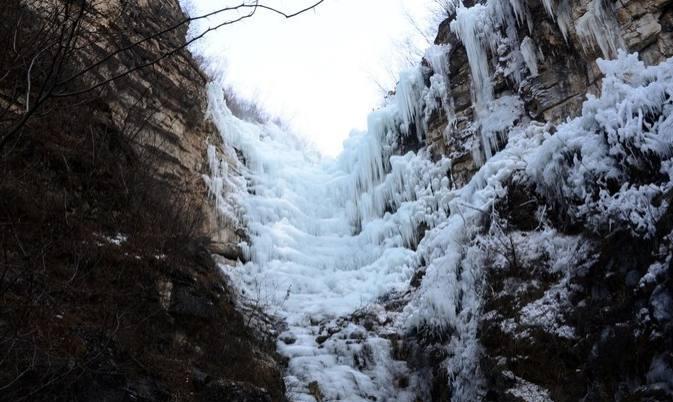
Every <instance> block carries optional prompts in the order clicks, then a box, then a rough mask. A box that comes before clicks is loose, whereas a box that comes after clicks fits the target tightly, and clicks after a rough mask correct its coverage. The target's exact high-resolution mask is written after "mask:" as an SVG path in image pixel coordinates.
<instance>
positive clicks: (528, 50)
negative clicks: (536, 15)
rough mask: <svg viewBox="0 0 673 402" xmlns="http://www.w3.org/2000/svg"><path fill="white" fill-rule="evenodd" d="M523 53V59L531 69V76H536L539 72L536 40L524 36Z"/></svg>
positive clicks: (521, 46) (529, 69) (522, 42)
mask: <svg viewBox="0 0 673 402" xmlns="http://www.w3.org/2000/svg"><path fill="white" fill-rule="evenodd" d="M520 48H521V55H522V56H523V60H524V62H525V63H526V67H528V71H530V74H531V76H533V77H534V76H536V75H537V74H538V71H537V60H538V56H537V46H535V42H533V40H532V39H531V38H530V37H528V36H526V37H525V38H523V40H522V41H521V45H520Z"/></svg>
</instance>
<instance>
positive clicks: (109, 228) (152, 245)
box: [0, 0, 285, 401]
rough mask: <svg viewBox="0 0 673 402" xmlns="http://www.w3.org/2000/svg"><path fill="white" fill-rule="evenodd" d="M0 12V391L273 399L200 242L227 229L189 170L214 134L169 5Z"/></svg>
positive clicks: (39, 6) (214, 243) (235, 231)
mask: <svg viewBox="0 0 673 402" xmlns="http://www.w3.org/2000/svg"><path fill="white" fill-rule="evenodd" d="M0 13H1V14H2V18H1V19H2V30H1V32H0V40H2V47H3V49H5V50H6V52H3V53H4V54H3V56H2V64H1V65H0V71H2V72H1V73H0V76H2V79H1V80H0V94H1V95H2V96H1V99H2V100H1V101H0V102H1V104H0V106H1V107H2V122H1V123H0V128H1V131H0V134H1V136H0V138H2V140H3V147H2V160H1V163H2V170H3V174H2V178H1V179H0V199H2V218H0V220H1V222H2V223H1V224H0V226H2V235H1V240H0V242H1V243H0V249H2V250H3V251H2V253H3V261H2V267H1V268H0V299H1V301H0V345H1V346H0V355H1V356H2V358H0V367H1V368H0V389H1V392H0V400H6V401H21V400H29V401H39V400H45V401H46V400H49V401H56V400H62V401H75V400H77V401H126V400H146V401H168V400H180V401H186V400H200V401H211V400H213V401H214V400H218V401H221V400H232V401H233V400H236V401H239V400H254V401H267V400H268V401H271V400H274V401H280V400H285V397H284V385H283V383H282V379H281V375H280V368H279V365H278V360H277V356H276V354H275V350H274V349H275V348H274V346H273V344H272V343H269V341H268V339H264V338H262V337H260V334H258V333H254V332H253V331H252V330H250V329H249V328H248V324H249V323H250V322H249V320H248V319H246V318H244V317H243V316H241V314H240V313H239V312H238V311H237V310H236V308H235V302H234V294H233V293H232V292H231V291H230V289H229V285H228V284H227V282H226V280H225V278H224V277H223V276H222V275H221V271H220V268H219V267H218V266H217V265H216V263H215V261H214V260H213V257H212V256H211V252H214V253H218V254H220V255H221V257H218V258H221V260H222V261H227V260H234V261H235V260H237V259H238V258H242V257H241V254H240V250H239V249H238V245H237V244H238V241H239V235H240V234H242V231H241V227H240V224H239V223H238V222H237V221H236V220H235V219H229V220H226V219H223V218H220V217H219V216H218V214H217V212H216V210H215V207H216V204H215V199H214V197H213V196H211V194H210V189H209V188H208V186H207V184H206V182H205V180H204V175H206V174H210V169H211V166H210V165H209V158H208V150H209V145H217V146H218V147H219V149H221V150H222V151H223V152H226V150H227V149H228V148H227V146H226V144H223V143H222V142H221V140H220V136H219V134H218V133H217V132H216V130H215V129H214V126H213V124H212V122H211V121H210V120H209V118H208V116H207V115H206V111H207V96H206V79H205V77H204V74H203V73H202V72H201V71H200V69H199V67H198V66H197V64H198V63H197V62H196V60H194V58H193V57H192V56H191V55H190V53H189V52H188V51H187V50H185V49H183V48H182V46H183V45H184V43H185V36H186V32H187V24H184V23H183V24H178V23H179V22H181V21H182V22H184V21H185V20H186V17H185V15H184V14H183V13H182V11H181V9H180V6H179V4H178V2H177V1H173V0H171V1H163V0H162V1H159V0H156V1H155V0H147V1H124V0H120V1H105V2H95V3H94V2H81V3H80V2H69V1H65V2H62V1H41V0H35V1H18V0H17V1H10V2H9V3H8V4H3V7H2V11H1V12H0ZM26 21H30V23H26ZM169 27H176V28H175V29H169V30H167V31H166V32H165V33H164V34H162V35H159V36H157V37H154V36H152V35H154V34H156V33H157V32H161V31H163V30H165V29H167V28H169ZM148 37H149V38H150V39H146V38H148ZM227 155H235V154H234V152H233V150H231V149H229V154H227ZM229 174H230V175H231V180H236V179H235V177H234V176H235V175H236V173H233V172H231V173H229ZM232 216H233V215H232Z"/></svg>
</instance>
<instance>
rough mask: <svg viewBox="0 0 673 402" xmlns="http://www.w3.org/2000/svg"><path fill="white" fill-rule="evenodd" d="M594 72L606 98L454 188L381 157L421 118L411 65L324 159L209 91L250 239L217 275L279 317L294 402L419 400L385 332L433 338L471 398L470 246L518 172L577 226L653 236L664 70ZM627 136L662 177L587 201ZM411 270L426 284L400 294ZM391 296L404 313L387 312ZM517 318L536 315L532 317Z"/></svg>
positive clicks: (665, 122)
mask: <svg viewBox="0 0 673 402" xmlns="http://www.w3.org/2000/svg"><path fill="white" fill-rule="evenodd" d="M600 66H601V68H602V69H603V72H604V73H606V74H607V78H606V79H605V80H604V85H603V95H602V97H601V98H599V99H590V100H589V101H588V102H587V103H586V104H585V109H584V113H583V115H582V116H581V117H578V118H577V119H575V120H572V121H569V122H568V123H566V124H564V125H561V126H559V127H558V131H557V133H556V134H555V135H553V136H550V134H549V133H548V131H547V130H546V128H545V126H544V125H540V124H537V123H535V122H527V123H521V124H519V125H517V126H515V127H513V128H511V129H510V130H508V132H507V136H508V144H507V146H506V147H505V148H504V149H503V150H502V151H500V152H498V153H495V154H494V155H493V156H492V157H491V158H489V159H488V160H487V161H486V162H485V164H484V165H483V166H482V167H481V168H480V169H479V171H478V172H477V173H476V174H475V176H474V177H473V178H472V179H471V181H470V182H469V183H468V184H467V185H465V186H464V187H461V188H455V187H454V186H452V184H451V181H450V179H449V177H450V169H451V163H450V161H449V160H447V159H440V160H438V161H432V160H431V159H430V158H429V155H428V154H427V152H426V151H424V150H423V149H421V150H419V151H418V152H417V153H414V152H409V153H407V154H405V155H394V153H395V150H396V149H397V147H398V142H400V141H401V140H403V139H404V138H405V137H406V136H408V135H412V134H411V133H408V132H407V129H408V127H410V123H411V122H412V120H413V119H414V118H419V119H420V120H421V121H423V119H422V116H420V115H417V114H416V113H420V112H418V111H417V110H419V109H420V107H419V106H420V105H423V101H422V99H423V97H424V95H426V94H427V92H428V91H429V90H430V89H428V88H426V87H425V86H424V85H423V73H424V71H422V67H419V68H417V69H415V70H413V71H410V72H408V73H407V74H406V75H405V76H404V77H403V81H401V83H400V86H399V88H406V90H404V91H398V93H397V95H396V96H395V97H394V98H393V99H391V100H390V101H389V103H388V104H387V105H386V106H385V107H384V108H383V109H382V110H380V111H377V112H375V113H373V114H372V115H371V116H370V121H369V131H368V132H367V133H361V134H356V135H354V136H353V137H352V138H351V139H350V140H349V143H348V144H347V146H346V150H345V151H344V154H343V155H341V156H340V157H339V158H338V159H337V160H323V159H320V158H318V157H316V156H315V155H312V154H311V153H310V152H306V150H305V149H304V148H303V146H302V144H301V143H300V142H297V141H296V140H295V139H294V137H292V136H291V135H289V134H287V133H285V132H283V130H281V129H280V128H278V127H276V126H274V125H273V124H267V125H259V124H253V123H249V122H245V121H241V120H239V119H238V118H236V117H235V116H233V115H232V114H231V113H230V112H229V110H228V109H227V107H226V105H225V104H224V102H223V97H222V93H221V90H220V89H219V88H218V87H217V86H215V85H213V86H212V87H211V88H210V95H211V97H210V102H211V105H210V107H211V113H212V116H213V118H214V120H215V122H216V124H217V125H218V128H219V130H220V132H221V133H222V135H223V139H224V141H225V142H227V143H230V144H233V145H235V146H236V147H237V148H239V149H240V150H241V151H242V152H243V154H244V155H245V159H246V168H245V174H244V176H245V177H246V179H247V180H248V187H247V192H243V191H240V192H239V193H236V196H237V197H240V199H239V201H240V204H241V207H242V211H243V220H244V221H245V222H247V225H248V227H249V231H250V242H249V243H248V244H247V245H246V247H247V252H248V255H249V258H250V261H249V262H247V263H246V264H244V265H242V266H240V267H237V268H235V269H230V268H226V269H225V270H226V272H227V274H228V275H230V276H231V277H232V279H233V281H234V282H235V283H236V284H237V286H238V287H239V289H241V291H242V292H243V294H244V295H245V297H246V298H247V301H248V303H252V304H254V305H255V306H257V307H259V308H261V309H264V310H265V311H266V312H268V313H271V314H275V315H277V316H279V317H281V318H282V319H283V320H284V321H285V323H286V324H287V328H286V329H285V330H284V331H283V332H282V333H281V334H280V336H279V341H278V347H279V350H280V352H281V353H282V354H284V355H285V356H287V357H288V358H289V367H288V371H287V377H286V383H287V385H288V389H289V394H290V397H291V398H292V399H294V400H300V401H303V400H306V401H313V400H325V401H327V400H348V401H366V400H381V401H384V400H389V401H393V400H394V401H405V400H408V401H413V400H416V399H417V398H419V397H420V398H421V399H424V400H426V399H429V395H430V390H429V384H427V382H426V381H424V379H423V378H422V376H419V373H418V372H415V371H414V369H412V368H410V367H409V365H408V363H407V362H405V361H403V360H402V359H400V358H399V357H398V356H396V355H395V354H396V353H397V352H396V351H395V347H396V346H395V343H396V339H399V338H401V337H403V336H405V335H407V334H409V333H416V334H417V335H418V336H419V337H424V338H427V339H442V340H443V341H444V342H445V343H446V345H445V348H446V350H447V351H448V354H447V355H446V356H445V358H444V359H443V363H442V365H443V366H444V367H445V369H446V370H447V371H448V372H449V377H448V378H450V383H451V387H452V399H453V400H462V401H467V400H476V399H479V398H481V397H483V392H484V384H483V379H482V375H481V373H480V367H479V360H480V353H481V352H480V351H481V346H480V344H479V339H478V325H479V320H480V315H481V313H482V293H483V286H484V278H485V274H486V270H487V268H488V266H489V265H488V264H489V263H488V259H489V258H491V257H490V256H488V255H486V251H485V250H487V249H488V248H480V247H478V246H477V245H476V243H475V239H477V238H478V237H480V236H481V237H482V241H484V240H483V237H484V234H483V233H484V230H487V231H488V230H490V231H491V232H488V233H489V234H490V236H491V237H490V239H497V236H496V235H497V233H495V234H494V232H493V231H495V230H496V228H495V227H494V226H493V224H492V223H491V220H493V219H495V217H496V215H497V213H496V212H495V210H494V203H495V201H496V200H497V199H498V198H500V197H502V196H503V195H505V194H506V193H507V185H508V182H509V180H510V179H512V177H513V176H515V175H519V176H520V175H525V176H526V177H528V179H527V180H530V182H531V183H534V184H535V185H537V186H538V188H539V189H540V191H542V192H544V193H545V194H547V193H549V192H551V193H554V192H556V191H561V192H563V193H564V194H565V195H564V196H563V197H565V199H568V198H567V197H569V196H570V194H573V195H574V196H577V197H579V198H578V199H577V205H578V207H577V208H576V209H574V210H573V211H572V214H573V215H572V216H576V217H577V219H588V222H590V223H592V224H595V225H597V227H598V226H600V225H605V224H608V222H612V224H614V225H617V224H618V225H622V226H626V227H632V229H633V231H634V233H636V234H639V235H642V236H647V235H648V234H649V235H651V234H652V230H653V229H652V228H653V227H654V225H656V222H657V221H658V219H659V218H660V217H661V216H662V214H663V213H664V212H665V210H666V208H667V207H668V205H667V204H666V203H660V204H659V205H658V207H656V208H655V207H653V206H652V204H653V203H654V201H653V199H654V198H655V197H657V195H661V194H663V193H665V192H666V191H668V190H669V188H670V177H671V176H670V175H671V172H670V157H671V144H673V142H672V140H671V138H669V137H670V133H671V121H672V120H671V119H673V116H671V105H670V102H671V95H673V76H672V74H673V62H671V61H669V62H667V63H664V64H663V65H661V66H659V67H656V68H649V69H645V67H644V66H643V65H642V64H639V62H638V61H637V59H636V57H635V56H626V55H622V56H620V58H619V59H618V60H617V61H614V62H602V63H601V64H600ZM425 73H426V74H427V71H426V72H425ZM418 88H421V89H420V90H416V89H418ZM653 113H654V116H657V118H656V119H655V120H654V121H651V120H648V123H647V124H645V123H644V117H643V116H645V115H648V116H652V114H653ZM644 124H645V125H644ZM603 130H607V131H603ZM602 132H605V133H607V136H603V135H601V133H602ZM613 133H614V134H613ZM624 141H626V143H628V144H631V147H634V146H635V147H637V148H638V149H642V150H643V151H642V152H651V153H652V154H653V155H656V156H657V157H658V158H660V159H661V160H666V161H667V162H665V163H662V169H663V170H662V175H664V177H665V178H666V179H665V180H663V181H660V182H658V183H656V184H654V183H649V184H647V185H630V184H628V182H626V181H625V184H624V185H623V186H622V187H621V189H620V191H618V192H617V193H614V194H612V195H609V194H608V193H607V190H605V192H603V191H601V192H600V193H599V194H601V195H600V197H599V198H593V196H590V194H592V193H594V192H593V191H589V186H591V185H593V184H595V183H589V182H586V179H587V177H593V178H594V179H595V178H596V177H600V176H601V175H604V176H605V177H606V179H607V178H610V177H612V178H615V179H618V180H625V179H626V177H625V176H624V173H620V170H619V168H618V166H616V165H614V162H613V160H614V158H621V157H622V156H623V157H628V155H627V154H624V151H623V149H624V148H623V144H624ZM559 147H571V148H572V147H579V148H578V151H576V152H580V155H582V157H581V160H582V162H581V163H579V164H577V165H575V166H574V167H573V169H577V170H576V171H575V170H573V171H572V173H569V172H566V171H565V170H564V169H565V168H563V167H561V166H564V165H558V163H562V160H565V159H563V158H564V156H563V155H565V151H562V150H559V149H558V148H559ZM629 149H633V148H629ZM212 155H213V156H214V155H215V154H214V153H213V154H212ZM558 158H562V160H559V159H558ZM563 163H564V162H563ZM568 175H569V176H568ZM563 180H566V181H563ZM600 182H601V181H600V180H599V183H600ZM560 183H564V184H563V187H558V186H557V185H558V184H560ZM582 194H584V195H582ZM557 196H558V195H556V194H555V193H554V194H552V196H550V199H555V198H553V197H557ZM563 197H561V198H563ZM587 197H589V198H587ZM628 200H631V201H628ZM627 201H628V202H627ZM489 227H490V229H488V228H489ZM486 237H487V238H488V236H486ZM492 241H495V240H492ZM566 251H567V252H572V250H566ZM559 253H561V252H559ZM561 254H562V253H561ZM561 254H559V256H558V258H564V257H563V256H562V255H561ZM520 258H521V259H522V260H524V259H525V258H527V256H526V255H523V256H521V257H520ZM496 260H497V259H496ZM568 261H569V260H568ZM568 261H567V262H566V263H567V264H570V262H568ZM568 268H570V267H569V266H561V267H560V268H559V269H561V270H566V269H568ZM417 272H423V273H424V277H423V279H422V281H421V282H420V286H418V285H417V286H418V287H417V288H412V287H411V282H412V281H411V280H412V277H413V276H414V274H415V273H417ZM395 298H397V300H402V301H403V303H404V304H405V306H404V307H403V308H398V309H394V308H391V307H390V303H388V301H389V300H391V299H395ZM532 308H534V307H533V306H531V307H530V309H532ZM529 315H531V317H533V318H531V320H534V319H535V318H534V317H535V316H536V313H534V312H530V314H529ZM353 317H356V318H353ZM357 317H360V318H362V317H370V321H369V322H368V321H367V319H358V318H357ZM372 320H373V322H372ZM563 331H566V332H567V333H570V334H572V329H571V328H568V329H563ZM568 331H569V332H568ZM568 336H572V335H568Z"/></svg>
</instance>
